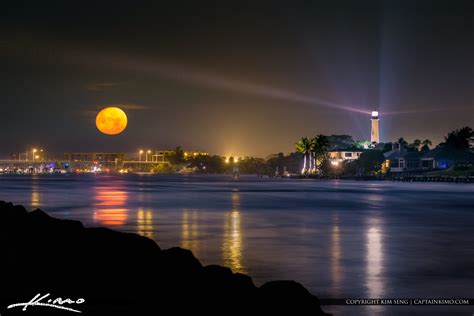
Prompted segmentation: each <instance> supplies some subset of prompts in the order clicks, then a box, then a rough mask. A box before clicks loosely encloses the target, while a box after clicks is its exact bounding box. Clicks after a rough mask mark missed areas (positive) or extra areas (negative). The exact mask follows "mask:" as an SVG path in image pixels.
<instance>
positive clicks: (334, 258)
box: [331, 215, 343, 295]
mask: <svg viewBox="0 0 474 316" xmlns="http://www.w3.org/2000/svg"><path fill="white" fill-rule="evenodd" d="M338 222H339V217H338V216H337V215H335V216H334V217H333V224H332V229H331V278H332V288H333V291H334V293H335V294H337V295H340V294H341V293H340V286H341V280H342V277H343V271H342V267H341V255H342V249H341V233H340V230H339V223H338Z"/></svg>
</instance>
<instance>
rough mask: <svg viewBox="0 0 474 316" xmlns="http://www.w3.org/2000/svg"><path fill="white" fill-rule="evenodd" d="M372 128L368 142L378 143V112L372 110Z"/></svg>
mask: <svg viewBox="0 0 474 316" xmlns="http://www.w3.org/2000/svg"><path fill="white" fill-rule="evenodd" d="M371 121H372V130H371V131H370V142H371V143H379V141H380V138H379V112H377V111H372V119H371Z"/></svg>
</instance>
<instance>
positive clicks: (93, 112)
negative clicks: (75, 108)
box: [81, 103, 151, 117]
mask: <svg viewBox="0 0 474 316" xmlns="http://www.w3.org/2000/svg"><path fill="white" fill-rule="evenodd" d="M109 106H116V107H119V108H121V109H123V110H127V111H141V110H148V109H150V108H151V107H150V106H148V105H144V104H135V103H125V104H122V103H113V104H101V105H97V106H95V108H96V110H84V111H81V114H82V115H84V116H87V117H95V116H96V115H97V113H99V110H101V109H103V108H106V107H109Z"/></svg>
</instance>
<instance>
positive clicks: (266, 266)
mask: <svg viewBox="0 0 474 316" xmlns="http://www.w3.org/2000/svg"><path fill="white" fill-rule="evenodd" d="M58 179H59V180H58ZM193 179H194V178H193V177H178V176H177V177H169V178H166V177H141V176H140V177H139V176H125V177H118V176H100V175H97V176H93V177H92V176H71V177H60V176H58V177H42V176H37V177H35V178H34V179H33V178H28V177H3V176H2V177H1V179H0V194H1V196H0V199H2V200H7V201H13V202H14V203H18V204H24V205H25V206H27V207H28V208H37V207H40V208H42V209H43V210H45V211H47V212H48V213H49V214H51V215H52V216H56V217H60V218H70V219H77V220H81V221H82V222H84V224H85V225H87V226H109V227H111V228H114V229H118V230H123V231H128V232H135V233H138V234H140V235H142V236H146V237H150V238H153V239H154V240H156V241H157V243H158V244H159V245H160V247H161V248H163V249H166V248H169V247H172V246H181V247H183V248H187V249H190V250H192V251H193V253H194V254H195V255H196V256H197V257H198V258H199V259H200V260H201V262H203V264H223V265H226V266H228V267H230V268H232V270H233V271H234V272H244V273H250V274H251V275H252V276H253V277H254V281H255V283H256V284H261V283H263V282H265V281H268V280H273V279H296V280H297V281H299V282H301V283H303V284H304V285H305V286H307V287H308V288H309V289H310V290H311V291H312V292H313V293H315V294H318V295H319V296H320V297H321V298H340V297H359V298H380V297H397V296H398V297H406V296H408V297H427V296H428V297H446V296H448V297H451V296H457V297H463V296H466V294H469V293H474V286H473V285H472V284H474V273H473V272H472V268H470V267H472V266H473V265H474V248H473V247H472V244H474V233H473V230H472V227H474V213H473V211H474V210H473V208H472V205H474V186H472V185H471V186H470V185H455V184H441V183H440V184H429V183H390V182H376V183H372V182H351V181H318V182H317V181H297V180H288V181H287V180H271V181H270V180H268V181H267V180H262V181H259V180H254V178H252V179H251V180H246V179H245V177H243V178H242V179H241V180H239V181H229V180H228V179H227V178H225V177H222V178H218V177H216V178H213V177H202V178H199V179H197V180H193ZM302 228H304V229H303V230H302ZM446 245H448V246H446ZM452 245H455V246H452ZM466 267H467V268H466ZM434 283H435V284H437V286H430V285H432V284H434ZM326 309H327V310H328V312H334V314H335V315H338V313H337V309H338V307H327V308H326ZM390 310H392V309H390ZM422 310H423V311H424V309H422V307H419V308H418V309H417V310H416V313H420V312H421V311H422ZM343 311H344V313H342V312H341V313H340V314H355V315H370V314H374V313H377V312H379V313H380V314H383V315H385V314H387V311H388V310H387V307H383V306H382V307H375V308H372V307H371V308H364V307H360V308H357V307H351V308H350V309H344V310H343ZM405 311H408V309H405V310H403V311H401V312H400V313H405ZM463 312H465V311H464V310H463ZM400 313H399V314H400ZM416 313H415V314H416ZM395 314H396V313H392V315H395ZM407 314H409V313H407ZM432 314H436V313H432ZM451 314H456V313H451ZM464 314H465V313H464Z"/></svg>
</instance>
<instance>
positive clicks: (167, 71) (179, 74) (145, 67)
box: [96, 56, 371, 114]
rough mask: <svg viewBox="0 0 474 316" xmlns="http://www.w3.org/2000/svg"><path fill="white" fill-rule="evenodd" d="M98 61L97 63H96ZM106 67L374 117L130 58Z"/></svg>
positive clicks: (106, 61) (284, 92)
mask: <svg viewBox="0 0 474 316" xmlns="http://www.w3.org/2000/svg"><path fill="white" fill-rule="evenodd" d="M96 60H97V59H96ZM101 64H102V65H104V64H105V65H107V64H108V65H109V66H112V67H114V68H122V69H126V70H128V71H138V72H142V73H146V74H148V75H155V76H160V77H165V78H170V79H173V80H176V81H180V82H185V83H189V84H194V85H198V86H205V87H209V88H214V89H220V90H227V91H233V92H238V93H244V94H249V95H255V96H259V97H267V98H273V99H280V100H286V101H293V102H298V103H303V104H308V105H313V106H319V107H326V108H332V109H336V110H342V111H349V112H355V113H363V114H370V113H371V110H369V109H363V108H357V107H353V106H347V105H342V104H338V103H335V102H331V101H328V100H324V99H322V98H319V97H315V96H307V95H302V94H299V93H296V92H292V91H287V90H283V89H278V88H275V87H270V86H266V85H259V84H254V83H248V82H243V81H239V80H235V79H229V78H224V77H222V76H218V75H211V74H206V73H203V72H198V71H195V70H188V69H184V68H183V67H178V66H175V65H170V64H163V63H157V62H145V61H143V60H141V61H137V60H131V59H129V58H123V59H122V58H120V59H111V58H110V56H108V57H107V58H104V59H102V60H101Z"/></svg>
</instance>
